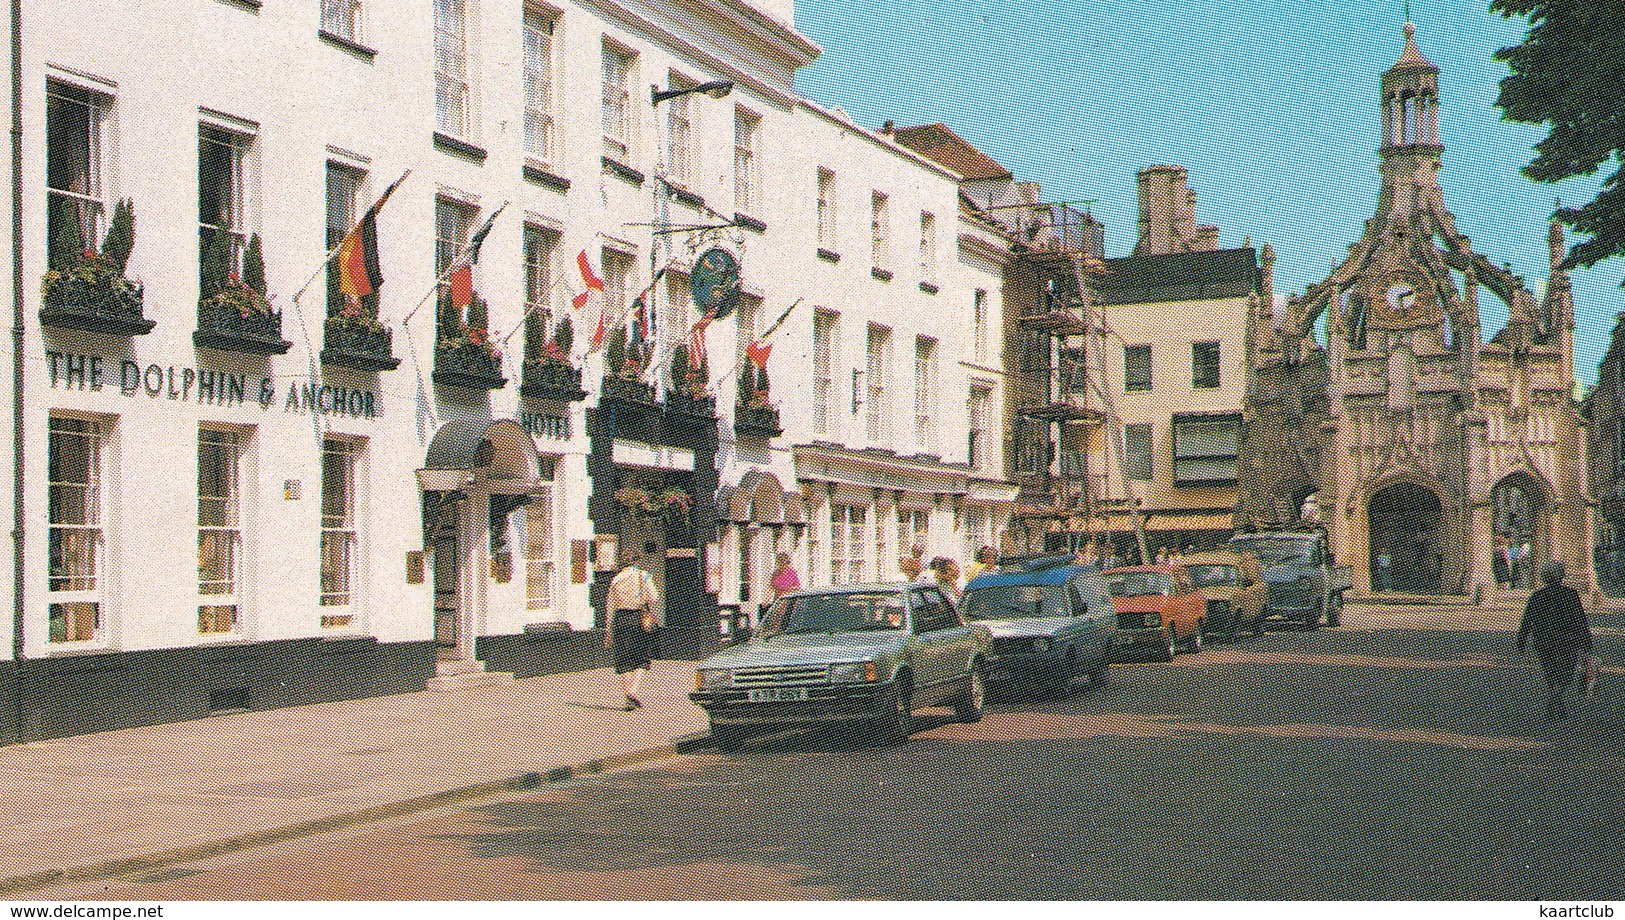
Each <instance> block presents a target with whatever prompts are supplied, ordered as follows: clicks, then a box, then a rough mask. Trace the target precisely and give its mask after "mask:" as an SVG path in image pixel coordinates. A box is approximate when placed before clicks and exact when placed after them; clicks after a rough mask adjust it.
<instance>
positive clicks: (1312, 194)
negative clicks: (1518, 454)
mask: <svg viewBox="0 0 1625 920" xmlns="http://www.w3.org/2000/svg"><path fill="white" fill-rule="evenodd" d="M795 18H796V27H797V29H798V30H800V31H801V32H802V33H804V34H805V35H807V36H808V37H809V38H811V39H812V40H813V41H815V42H817V43H818V44H819V45H820V46H821V47H822V48H823V55H822V56H821V57H820V58H819V59H818V60H817V61H816V62H814V63H813V64H812V65H811V66H810V67H807V68H806V69H804V70H802V71H801V73H800V75H799V77H798V80H797V85H798V88H799V89H800V91H801V93H802V94H803V95H805V96H808V97H809V98H811V99H814V100H816V101H818V102H821V103H824V104H826V105H832V106H838V107H840V108H842V109H845V110H846V111H847V112H848V113H849V114H850V115H851V116H852V117H853V118H855V119H856V120H857V121H858V123H860V124H863V125H866V126H869V127H873V128H878V127H879V126H880V125H881V124H882V123H883V122H885V121H886V120H887V119H892V120H895V121H896V123H897V124H898V126H900V127H901V126H905V125H915V124H925V123H929V122H936V121H941V122H944V123H946V124H948V125H949V126H950V127H952V128H953V129H954V131H956V132H957V133H959V134H960V135H961V136H962V137H964V138H965V139H966V140H969V141H970V142H971V143H973V144H975V145H976V146H977V147H978V148H979V149H981V150H982V151H983V152H985V153H987V154H988V155H990V156H992V157H993V158H994V159H996V160H998V161H999V162H1000V163H1002V164H1003V165H1004V166H1005V167H1006V168H1007V169H1010V170H1011V171H1012V172H1014V173H1015V175H1016V177H1017V178H1018V179H1022V180H1029V181H1037V182H1040V183H1041V184H1042V185H1043V189H1044V192H1043V194H1044V197H1045V199H1047V200H1051V201H1056V200H1085V199H1093V200H1094V201H1095V204H1094V205H1092V206H1091V210H1092V211H1093V213H1094V215H1095V216H1096V217H1097V218H1099V219H1100V220H1101V221H1102V222H1103V223H1104V224H1105V225H1106V252H1107V255H1109V256H1122V255H1128V254H1129V251H1130V249H1132V248H1133V245H1134V237H1135V218H1136V214H1135V205H1136V202H1135V197H1136V193H1135V178H1134V175H1135V172H1136V171H1137V170H1139V169H1141V168H1143V167H1145V166H1149V165H1152V164H1157V163H1173V164H1178V165H1180V166H1184V167H1187V168H1188V169H1189V170H1190V185H1191V188H1193V189H1195V190H1196V192H1197V201H1196V219H1197V222H1198V223H1212V224H1217V225H1218V226H1219V245H1220V246H1222V247H1231V246H1240V245H1242V244H1243V242H1244V241H1246V240H1248V239H1250V240H1251V242H1252V244H1253V245H1255V246H1259V245H1262V244H1263V243H1266V242H1267V243H1270V244H1271V245H1272V246H1274V248H1275V253H1276V257H1277V262H1276V268H1275V278H1276V281H1275V286H1276V291H1277V292H1278V293H1288V294H1295V293H1301V292H1302V291H1303V290H1304V289H1305V288H1306V287H1308V286H1309V285H1311V284H1314V283H1317V282H1319V281H1321V280H1323V279H1324V278H1325V277H1326V275H1327V274H1328V273H1329V271H1330V269H1331V267H1332V266H1333V265H1334V264H1335V263H1337V262H1339V261H1341V259H1342V258H1344V257H1345V256H1346V255H1347V247H1348V245H1349V244H1350V243H1353V242H1355V241H1356V240H1357V239H1359V237H1360V234H1361V232H1362V230H1363V222H1364V221H1365V220H1366V219H1367V218H1369V217H1370V216H1371V215H1372V213H1373V212H1374V210H1375V208H1376V203H1377V189H1378V173H1377V163H1378V158H1377V152H1376V151H1377V147H1378V145H1379V143H1380V141H1381V122H1380V116H1381V109H1380V107H1379V104H1378V79H1379V77H1380V75H1381V74H1382V72H1383V71H1384V70H1387V69H1388V68H1389V67H1390V66H1392V65H1393V63H1394V61H1395V60H1397V59H1398V57H1399V54H1400V51H1401V49H1402V48H1403V35H1402V33H1401V28H1402V26H1403V24H1404V22H1405V14H1404V11H1403V0H1343V2H1332V0H1250V2H1242V0H1087V2H1084V0H796V9H795ZM1411 19H1412V21H1414V22H1415V23H1416V26H1417V42H1418V45H1419V46H1420V47H1421V49H1422V52H1423V53H1424V54H1425V55H1427V57H1428V58H1429V59H1430V60H1432V61H1433V63H1434V64H1435V65H1437V66H1438V67H1439V68H1440V69H1441V70H1442V74H1441V76H1440V80H1439V81H1440V98H1441V112H1440V134H1441V136H1442V140H1443V143H1444V147H1445V152H1444V161H1443V162H1444V167H1443V171H1442V173H1441V182H1442V184H1443V186H1444V194H1445V204H1446V206H1447V207H1449V208H1450V209H1451V211H1453V212H1454V213H1455V215H1456V219H1457V223H1458V226H1459V228H1460V229H1461V230H1462V232H1464V233H1466V234H1467V236H1468V237H1469V238H1470V239H1471V240H1472V243H1473V248H1474V249H1475V250H1477V251H1478V252H1481V253H1483V254H1485V255H1486V256H1487V257H1489V258H1490V259H1491V260H1492V261H1494V262H1496V263H1497V264H1506V263H1510V264H1511V266H1512V268H1513V270H1514V271H1516V272H1518V273H1519V274H1521V275H1523V276H1524V277H1525V278H1526V279H1527V280H1528V283H1529V285H1530V287H1532V288H1534V289H1535V290H1536V291H1537V292H1539V291H1543V290H1544V287H1543V286H1541V287H1537V286H1536V285H1537V283H1538V282H1543V281H1544V279H1545V278H1546V275H1547V269H1546V265H1547V258H1546V221H1547V218H1548V217H1549V216H1550V214H1551V212H1552V209H1553V207H1554V203H1555V200H1556V199H1557V198H1559V197H1561V198H1563V199H1564V200H1565V202H1567V203H1570V204H1576V205H1577V204H1582V203H1584V202H1586V201H1589V200H1590V199H1591V197H1592V195H1593V194H1595V191H1596V189H1597V187H1598V184H1599V181H1600V179H1599V177H1586V178H1579V179H1574V180H1570V181H1568V182H1565V183H1560V184H1558V185H1543V184H1537V183H1535V182H1532V181H1530V180H1529V179H1527V178H1525V177H1524V176H1522V175H1521V174H1520V173H1519V169H1520V168H1522V167H1523V166H1524V165H1526V164H1527V163H1528V161H1529V160H1530V159H1531V158H1532V156H1533V152H1532V150H1531V148H1532V146H1533V145H1534V144H1535V143H1536V142H1537V141H1539V140H1540V139H1541V138H1542V137H1544V136H1545V129H1544V128H1543V127H1541V126H1538V125H1522V124H1515V123H1512V122H1505V121H1502V120H1501V117H1500V116H1501V113H1500V110H1499V109H1497V108H1496V107H1495V99H1496V95H1497V93H1498V91H1499V86H1498V84H1499V82H1500V80H1501V79H1502V78H1503V77H1505V76H1506V75H1507V69H1506V67H1505V65H1503V64H1500V63H1498V62H1496V61H1495V60H1493V58H1492V55H1493V54H1494V53H1495V51H1496V50H1497V49H1499V48H1502V47H1506V46H1508V45H1513V44H1517V43H1518V42H1519V41H1520V40H1521V39H1522V37H1523V35H1524V32H1525V30H1526V28H1527V25H1526V23H1524V22H1523V21H1522V20H1516V19H1514V20H1506V19H1502V18H1501V17H1500V16H1498V15H1495V14H1492V13H1490V12H1489V0H1411ZM1609 168H1611V167H1610V166H1608V165H1605V166H1604V169H1605V170H1606V169H1609ZM1622 278H1625V259H1615V260H1612V261H1609V262H1604V263H1601V264H1600V265H1598V266H1597V267H1595V268H1591V269H1585V270H1577V271H1575V272H1574V274H1573V280H1574V295H1575V312H1576V359H1575V365H1576V376H1577V377H1578V378H1579V379H1580V380H1581V381H1582V382H1583V383H1591V382H1594V381H1595V380H1596V376H1597V364H1598V363H1599V362H1600V361H1601V360H1602V356H1603V354H1604V352H1605V351H1606V350H1607V347H1608V340H1609V337H1610V335H1611V334H1612V331H1613V328H1614V323H1615V317H1616V314H1617V313H1619V312H1620V311H1625V291H1621V290H1620V282H1621V280H1622ZM1481 304H1482V305H1483V306H1482V309H1483V310H1484V318H1483V324H1484V336H1485V338H1486V339H1487V338H1489V337H1490V336H1492V335H1494V334H1495V332H1497V331H1498V330H1499V329H1500V328H1501V327H1502V326H1503V325H1504V324H1505V322H1506V310H1505V307H1504V306H1503V305H1502V304H1501V303H1500V301H1499V300H1497V299H1496V298H1494V297H1493V296H1486V297H1484V298H1483V299H1482V300H1481Z"/></svg>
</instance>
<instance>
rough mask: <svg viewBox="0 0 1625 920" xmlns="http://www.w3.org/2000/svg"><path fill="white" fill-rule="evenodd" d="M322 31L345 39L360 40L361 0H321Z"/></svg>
mask: <svg viewBox="0 0 1625 920" xmlns="http://www.w3.org/2000/svg"><path fill="white" fill-rule="evenodd" d="M322 31H323V32H326V33H327V34H329V35H333V36H337V37H338V38H342V39H344V40H345V41H351V42H360V41H361V0H322Z"/></svg>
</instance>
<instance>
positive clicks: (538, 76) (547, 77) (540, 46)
mask: <svg viewBox="0 0 1625 920" xmlns="http://www.w3.org/2000/svg"><path fill="white" fill-rule="evenodd" d="M555 25H556V23H555V22H554V19H553V17H551V16H549V15H547V14H546V13H543V12H541V11H540V10H533V9H530V8H528V7H527V8H526V9H525V26H524V42H525V48H524V55H525V156H527V157H530V158H532V159H535V160H540V161H542V162H544V163H545V162H547V161H549V160H551V159H552V157H553V29H554V27H555Z"/></svg>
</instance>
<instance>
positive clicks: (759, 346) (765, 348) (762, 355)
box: [745, 339, 773, 371]
mask: <svg viewBox="0 0 1625 920" xmlns="http://www.w3.org/2000/svg"><path fill="white" fill-rule="evenodd" d="M772 353H773V344H772V343H771V342H763V341H762V340H761V339H757V340H756V341H754V342H752V343H750V344H749V345H746V346H745V357H747V358H749V359H750V363H752V364H754V365H756V369H757V370H762V371H765V370H767V357H768V355H771V354H772Z"/></svg>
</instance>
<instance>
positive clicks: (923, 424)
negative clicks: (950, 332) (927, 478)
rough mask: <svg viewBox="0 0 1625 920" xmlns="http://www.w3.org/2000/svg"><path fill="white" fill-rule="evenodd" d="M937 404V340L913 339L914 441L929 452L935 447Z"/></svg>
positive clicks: (921, 337)
mask: <svg viewBox="0 0 1625 920" xmlns="http://www.w3.org/2000/svg"><path fill="white" fill-rule="evenodd" d="M936 404H937V340H936V339H933V338H927V337H926V336H923V335H922V336H920V337H918V338H916V339H915V340H914V443H915V444H917V445H919V447H920V449H922V450H924V451H926V452H927V453H931V452H933V451H934V450H935V449H936V428H935V420H934V418H933V416H934V415H935V414H936V411H935V407H936Z"/></svg>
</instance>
